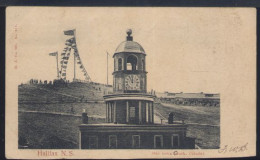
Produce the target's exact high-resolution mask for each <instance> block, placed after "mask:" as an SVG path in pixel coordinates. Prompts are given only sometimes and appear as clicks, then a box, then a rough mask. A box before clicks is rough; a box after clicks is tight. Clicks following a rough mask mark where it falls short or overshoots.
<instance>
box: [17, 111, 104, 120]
mask: <svg viewBox="0 0 260 160" xmlns="http://www.w3.org/2000/svg"><path fill="white" fill-rule="evenodd" d="M19 112H24V113H39V114H51V115H61V116H74V117H81V116H82V115H80V114H72V113H62V112H45V111H25V110H19ZM88 117H89V118H101V119H104V118H105V117H104V116H99V115H91V116H88Z"/></svg>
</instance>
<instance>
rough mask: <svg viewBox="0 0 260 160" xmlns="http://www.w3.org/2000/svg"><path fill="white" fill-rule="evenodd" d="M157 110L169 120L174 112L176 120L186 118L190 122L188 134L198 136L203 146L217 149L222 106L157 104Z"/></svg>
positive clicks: (199, 143) (197, 140) (186, 121)
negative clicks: (170, 114)
mask: <svg viewBox="0 0 260 160" xmlns="http://www.w3.org/2000/svg"><path fill="white" fill-rule="evenodd" d="M155 111H157V112H159V113H160V115H159V116H161V118H162V119H165V120H167V118H168V115H169V113H170V112H174V114H175V120H176V121H180V120H184V121H185V123H187V124H188V129H187V136H189V137H194V138H196V141H195V143H196V144H197V145H198V146H199V147H201V148H207V149H215V148H219V144H220V126H219V124H220V108H219V107H200V106H180V105H174V104H164V103H162V104H156V105H155Z"/></svg>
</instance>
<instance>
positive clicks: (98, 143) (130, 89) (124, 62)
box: [79, 29, 195, 149]
mask: <svg viewBox="0 0 260 160" xmlns="http://www.w3.org/2000/svg"><path fill="white" fill-rule="evenodd" d="M126 33H127V37H126V41H123V42H122V43H120V44H119V46H118V47H117V48H116V51H115V53H114V55H113V58H114V72H113V78H114V82H113V93H112V94H108V95H104V100H105V103H106V106H105V107H106V123H99V124H88V123H87V121H86V119H87V116H86V113H83V114H82V118H83V119H82V120H83V123H84V124H81V125H80V126H79V129H80V144H79V146H80V148H82V149H109V148H110V149H117V148H118V149H177V148H179V149H181V148H185V149H194V148H195V139H194V138H189V137H186V129H187V125H186V124H184V122H183V121H182V122H173V118H171V116H169V118H168V123H167V124H166V123H164V124H162V121H161V124H160V123H158V121H157V123H154V97H155V96H154V95H152V94H150V93H147V92H146V91H147V88H146V87H147V71H146V67H145V62H146V60H145V57H146V53H145V51H144V49H143V47H142V46H141V45H140V44H139V43H137V42H135V41H133V37H132V36H131V34H132V30H130V29H129V30H127V32H126ZM170 115H172V114H170Z"/></svg>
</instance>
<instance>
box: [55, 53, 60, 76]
mask: <svg viewBox="0 0 260 160" xmlns="http://www.w3.org/2000/svg"><path fill="white" fill-rule="evenodd" d="M56 60H57V78H58V79H60V76H59V65H58V63H59V62H58V52H57V54H56Z"/></svg>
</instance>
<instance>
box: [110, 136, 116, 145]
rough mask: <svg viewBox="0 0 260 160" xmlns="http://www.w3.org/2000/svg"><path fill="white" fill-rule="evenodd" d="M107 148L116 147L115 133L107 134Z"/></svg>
mask: <svg viewBox="0 0 260 160" xmlns="http://www.w3.org/2000/svg"><path fill="white" fill-rule="evenodd" d="M109 148H117V136H116V135H110V136H109Z"/></svg>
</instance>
